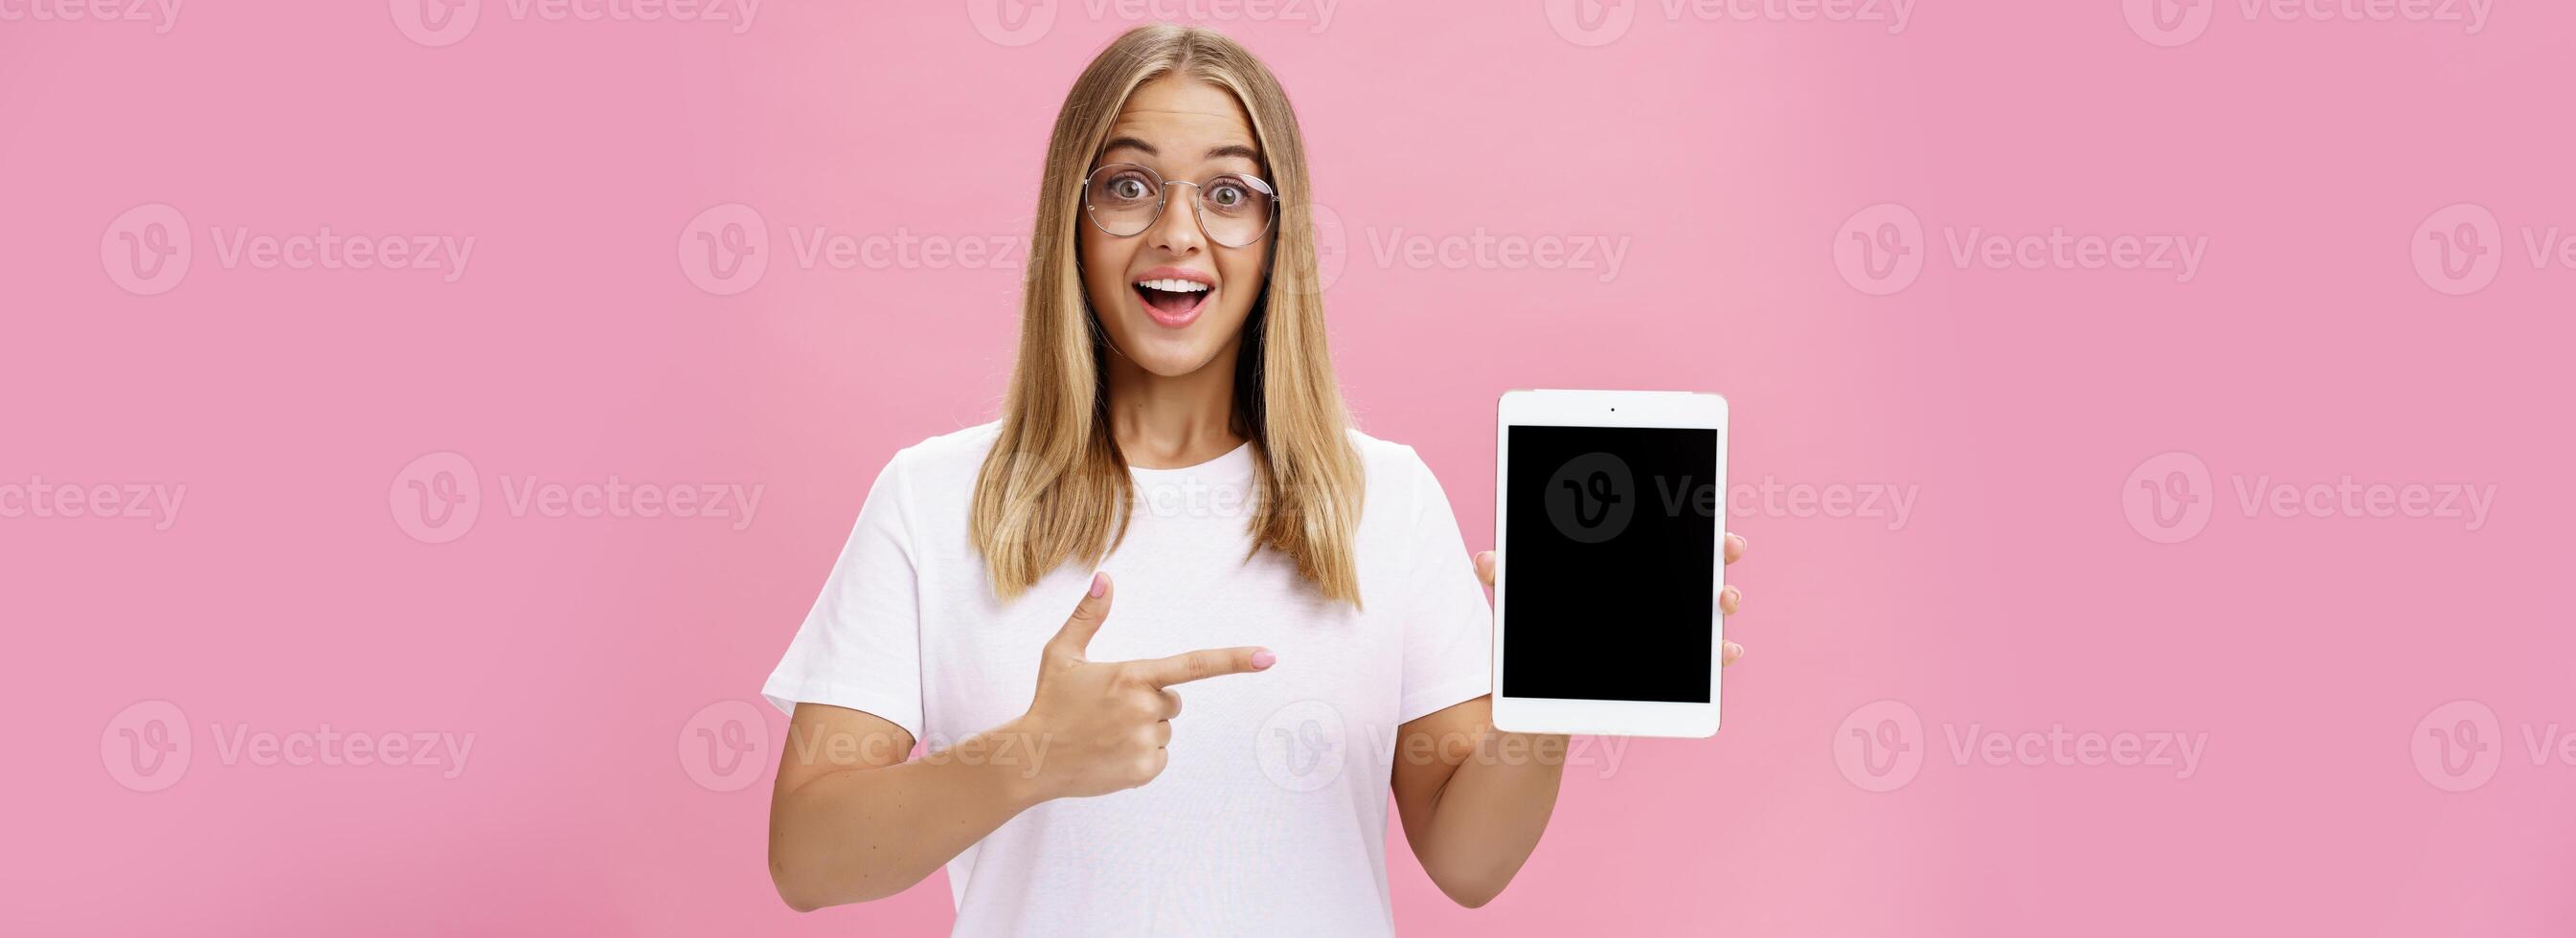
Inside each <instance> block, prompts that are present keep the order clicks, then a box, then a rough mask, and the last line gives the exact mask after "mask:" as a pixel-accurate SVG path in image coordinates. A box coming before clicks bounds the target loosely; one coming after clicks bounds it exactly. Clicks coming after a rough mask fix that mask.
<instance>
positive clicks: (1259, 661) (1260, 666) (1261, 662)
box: [1252, 648, 1279, 671]
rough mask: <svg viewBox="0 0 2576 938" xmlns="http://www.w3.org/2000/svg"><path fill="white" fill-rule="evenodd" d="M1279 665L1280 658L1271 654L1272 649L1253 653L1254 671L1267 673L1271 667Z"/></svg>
mask: <svg viewBox="0 0 2576 938" xmlns="http://www.w3.org/2000/svg"><path fill="white" fill-rule="evenodd" d="M1278 663H1279V656H1278V655H1274V654H1271V653H1270V649H1267V648H1264V649H1262V650H1260V651H1256V652H1253V653H1252V669H1253V670H1255V671H1267V670H1269V669H1270V666H1271V665H1274V664H1278Z"/></svg>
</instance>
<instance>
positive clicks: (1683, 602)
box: [1502, 425, 1725, 703]
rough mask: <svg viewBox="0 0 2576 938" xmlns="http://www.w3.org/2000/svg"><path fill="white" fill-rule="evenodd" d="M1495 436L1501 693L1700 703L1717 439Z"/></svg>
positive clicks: (1663, 432) (1670, 433)
mask: <svg viewBox="0 0 2576 938" xmlns="http://www.w3.org/2000/svg"><path fill="white" fill-rule="evenodd" d="M1504 433H1505V434H1506V437H1505V448H1506V451H1507V452H1508V453H1509V454H1510V455H1509V459H1510V461H1511V465H1510V466H1509V467H1508V473H1507V475H1506V478H1508V479H1509V480H1510V481H1509V483H1508V484H1509V486H1510V488H1511V491H1510V492H1509V493H1507V495H1506V498H1507V499H1508V501H1507V502H1506V505H1507V510H1506V511H1505V513H1504V518H1505V521H1504V524H1505V531H1504V532H1503V550H1504V551H1505V553H1506V554H1507V555H1508V556H1509V557H1510V558H1511V573H1510V579H1509V582H1508V584H1506V585H1507V587H1508V588H1509V589H1510V591H1511V592H1510V595H1509V596H1508V597H1507V600H1508V601H1507V602H1506V604H1505V607H1504V613H1503V614H1504V615H1505V616H1507V617H1509V620H1510V621H1509V622H1508V623H1507V629H1506V632H1505V639H1504V640H1505V642H1507V645H1506V646H1505V654H1504V655H1503V689H1502V690H1503V695H1504V696H1507V697H1552V698H1567V699H1580V700H1646V701H1666V702H1674V703H1707V702H1709V700H1708V687H1709V673H1708V669H1709V658H1710V655H1709V644H1710V643H1711V642H1713V641H1716V636H1715V631H1716V630H1715V629H1714V628H1713V627H1712V623H1714V622H1715V613H1716V609H1715V606H1714V604H1715V602H1716V598H1715V587H1716V584H1715V582H1714V578H1715V577H1716V575H1717V574H1716V570H1717V562H1716V549H1717V536H1718V535H1717V524H1718V515H1719V513H1720V506H1722V505H1723V504H1724V502H1725V493H1723V492H1719V491H1717V490H1716V486H1717V431H1716V430H1707V429H1670V428H1645V427H1543V426H1528V425H1518V426H1511V427H1507V428H1505V430H1504Z"/></svg>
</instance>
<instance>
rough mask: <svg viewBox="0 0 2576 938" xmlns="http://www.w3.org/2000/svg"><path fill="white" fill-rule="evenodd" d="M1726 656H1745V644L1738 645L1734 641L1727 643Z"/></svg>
mask: <svg viewBox="0 0 2576 938" xmlns="http://www.w3.org/2000/svg"><path fill="white" fill-rule="evenodd" d="M1726 656H1727V657H1729V658H1741V657H1744V646H1742V645H1738V644H1736V643H1734V642H1728V643H1726Z"/></svg>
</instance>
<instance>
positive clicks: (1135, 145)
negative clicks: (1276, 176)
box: [1100, 136, 1261, 163]
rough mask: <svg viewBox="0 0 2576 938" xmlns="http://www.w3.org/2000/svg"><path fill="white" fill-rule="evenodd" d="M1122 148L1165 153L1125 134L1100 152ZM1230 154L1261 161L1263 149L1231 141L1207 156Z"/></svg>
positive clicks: (1159, 153)
mask: <svg viewBox="0 0 2576 938" xmlns="http://www.w3.org/2000/svg"><path fill="white" fill-rule="evenodd" d="M1120 148H1125V149H1130V150H1137V151H1140V152H1142V153H1144V154H1145V155H1146V156H1161V155H1163V151H1161V150H1157V149H1154V145H1153V144H1150V143H1146V142H1145V141H1143V140H1139V139H1136V138H1134V137H1125V136H1120V137H1111V138H1109V142H1108V143H1105V144H1102V145H1101V146H1100V152H1102V153H1107V152H1109V151H1111V150H1116V149H1120ZM1229 156H1239V157H1242V158H1244V159H1247V160H1251V161H1253V162H1255V163H1258V162H1261V151H1259V150H1255V149H1253V148H1251V147H1249V146H1246V145H1243V144H1240V143H1229V144H1225V145H1224V146H1220V147H1216V148H1214V149H1211V150H1209V151H1207V158H1208V159H1211V160H1214V159H1223V158H1225V157H1229Z"/></svg>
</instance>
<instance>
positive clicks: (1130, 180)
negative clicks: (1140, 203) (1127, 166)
mask: <svg viewBox="0 0 2576 938" xmlns="http://www.w3.org/2000/svg"><path fill="white" fill-rule="evenodd" d="M1109 194H1110V195H1113V196H1116V197H1118V198H1121V199H1131V200H1132V199H1142V198H1144V197H1145V194H1146V193H1145V181H1144V180H1142V179H1138V178H1135V177H1133V176H1130V177H1127V178H1124V179H1113V180H1110V182H1109Z"/></svg>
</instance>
